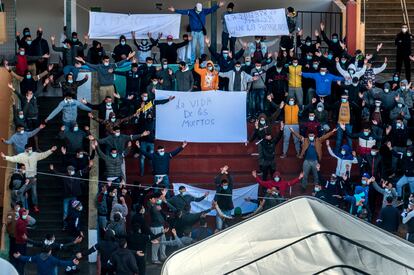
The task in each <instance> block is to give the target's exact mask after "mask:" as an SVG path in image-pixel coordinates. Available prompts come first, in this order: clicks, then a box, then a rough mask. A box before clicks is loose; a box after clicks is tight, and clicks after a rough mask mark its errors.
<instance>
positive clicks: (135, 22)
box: [89, 12, 181, 39]
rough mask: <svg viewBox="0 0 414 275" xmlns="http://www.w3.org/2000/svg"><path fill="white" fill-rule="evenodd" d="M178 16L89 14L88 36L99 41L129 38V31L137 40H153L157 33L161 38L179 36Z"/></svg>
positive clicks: (179, 21)
mask: <svg viewBox="0 0 414 275" xmlns="http://www.w3.org/2000/svg"><path fill="white" fill-rule="evenodd" d="M180 24H181V15H180V14H123V13H110V12H89V36H90V38H99V39H118V38H119V36H121V35H122V34H123V35H125V36H126V37H127V38H131V31H134V32H135V36H136V38H137V39H148V35H147V34H148V33H149V32H150V33H152V36H153V37H154V38H156V37H158V33H162V34H163V37H164V38H165V37H167V36H168V35H172V36H173V37H174V39H177V38H179V36H180Z"/></svg>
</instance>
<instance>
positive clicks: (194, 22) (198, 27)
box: [175, 5, 219, 32]
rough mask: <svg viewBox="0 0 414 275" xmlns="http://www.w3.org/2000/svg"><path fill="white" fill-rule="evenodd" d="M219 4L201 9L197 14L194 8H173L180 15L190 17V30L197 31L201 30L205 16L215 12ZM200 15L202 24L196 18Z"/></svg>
mask: <svg viewBox="0 0 414 275" xmlns="http://www.w3.org/2000/svg"><path fill="white" fill-rule="evenodd" d="M218 8H219V6H218V5H214V6H213V7H211V8H210V9H203V10H202V11H201V12H200V13H199V14H198V16H197V13H196V12H195V9H190V10H175V12H176V13H179V14H182V15H188V17H189V19H190V27H191V31H193V32H199V31H202V30H203V26H205V25H206V16H207V15H209V14H210V13H213V12H215V11H216V10H218ZM198 17H200V19H201V22H203V25H201V23H200V20H199V19H198Z"/></svg>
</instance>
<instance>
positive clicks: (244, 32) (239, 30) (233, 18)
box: [224, 9, 289, 37]
mask: <svg viewBox="0 0 414 275" xmlns="http://www.w3.org/2000/svg"><path fill="white" fill-rule="evenodd" d="M224 19H225V20H226V25H227V29H228V31H229V34H230V36H232V37H244V36H255V35H265V36H277V35H288V34H289V29H288V26H287V21H286V15H285V9H274V10H258V11H252V12H245V13H234V14H227V15H225V16H224Z"/></svg>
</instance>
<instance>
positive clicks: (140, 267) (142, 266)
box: [135, 254, 147, 275]
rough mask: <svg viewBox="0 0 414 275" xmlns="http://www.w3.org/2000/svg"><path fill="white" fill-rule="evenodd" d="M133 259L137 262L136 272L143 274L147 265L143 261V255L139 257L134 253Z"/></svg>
mask: <svg viewBox="0 0 414 275" xmlns="http://www.w3.org/2000/svg"><path fill="white" fill-rule="evenodd" d="M135 260H136V262H137V266H138V271H139V272H138V274H139V275H145V272H146V269H147V267H146V266H147V265H146V262H145V256H143V257H140V256H138V255H136V254H135Z"/></svg>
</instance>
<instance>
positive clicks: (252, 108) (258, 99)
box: [248, 89, 265, 117]
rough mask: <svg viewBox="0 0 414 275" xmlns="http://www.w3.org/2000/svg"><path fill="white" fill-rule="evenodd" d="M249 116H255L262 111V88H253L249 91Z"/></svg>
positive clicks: (263, 91) (263, 97) (263, 94)
mask: <svg viewBox="0 0 414 275" xmlns="http://www.w3.org/2000/svg"><path fill="white" fill-rule="evenodd" d="M248 99H249V112H248V114H249V116H253V117H257V116H258V115H259V114H261V113H263V112H264V99H265V90H264V89H253V90H251V91H250V92H249V98H248Z"/></svg>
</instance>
